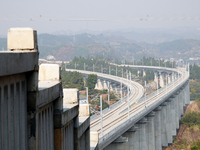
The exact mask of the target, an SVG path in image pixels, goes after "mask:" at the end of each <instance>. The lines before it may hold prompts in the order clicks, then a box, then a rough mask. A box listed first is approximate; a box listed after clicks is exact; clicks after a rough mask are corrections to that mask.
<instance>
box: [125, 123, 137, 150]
mask: <svg viewBox="0 0 200 150" xmlns="http://www.w3.org/2000/svg"><path fill="white" fill-rule="evenodd" d="M136 132H138V127H135V126H133V127H131V128H130V129H129V130H127V131H126V132H125V133H124V134H123V135H122V136H125V137H127V138H128V142H126V143H124V149H127V150H133V149H138V148H139V140H138V141H137V139H138V136H136Z"/></svg>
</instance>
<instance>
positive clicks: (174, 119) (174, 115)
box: [170, 97, 176, 136]
mask: <svg viewBox="0 0 200 150" xmlns="http://www.w3.org/2000/svg"><path fill="white" fill-rule="evenodd" d="M171 99H172V101H171V103H170V108H171V110H170V111H171V116H172V119H171V121H172V124H171V126H172V136H176V110H175V109H176V108H175V97H172V98H171Z"/></svg>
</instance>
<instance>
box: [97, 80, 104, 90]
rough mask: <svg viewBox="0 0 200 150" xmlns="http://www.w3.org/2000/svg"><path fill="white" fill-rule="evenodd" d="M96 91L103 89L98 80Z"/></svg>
mask: <svg viewBox="0 0 200 150" xmlns="http://www.w3.org/2000/svg"><path fill="white" fill-rule="evenodd" d="M97 89H98V90H102V89H103V86H102V83H101V80H100V79H98V80H97Z"/></svg>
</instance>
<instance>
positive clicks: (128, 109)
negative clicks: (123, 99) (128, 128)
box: [127, 74, 130, 119]
mask: <svg viewBox="0 0 200 150" xmlns="http://www.w3.org/2000/svg"><path fill="white" fill-rule="evenodd" d="M127 96H128V119H129V118H130V114H129V87H128V74H127Z"/></svg>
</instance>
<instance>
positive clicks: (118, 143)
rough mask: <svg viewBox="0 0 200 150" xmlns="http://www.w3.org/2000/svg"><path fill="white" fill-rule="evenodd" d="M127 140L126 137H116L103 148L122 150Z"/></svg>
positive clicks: (106, 149) (105, 149)
mask: <svg viewBox="0 0 200 150" xmlns="http://www.w3.org/2000/svg"><path fill="white" fill-rule="evenodd" d="M126 142H128V139H127V137H122V136H120V137H118V138H117V139H116V140H114V141H113V142H112V143H111V144H110V145H108V146H107V147H106V148H104V150H124V145H125V143H126Z"/></svg>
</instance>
